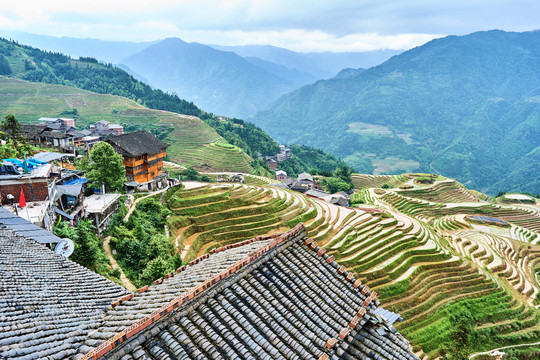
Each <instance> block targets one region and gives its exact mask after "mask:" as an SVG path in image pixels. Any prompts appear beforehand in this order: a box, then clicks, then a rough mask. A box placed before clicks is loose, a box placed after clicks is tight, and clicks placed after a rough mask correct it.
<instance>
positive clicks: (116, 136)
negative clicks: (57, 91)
mask: <svg viewBox="0 0 540 360" xmlns="http://www.w3.org/2000/svg"><path fill="white" fill-rule="evenodd" d="M69 120H70V119H57V121H54V122H50V124H53V127H55V128H56V130H44V131H45V132H53V131H71V130H70V128H72V125H74V124H73V123H71V124H70V122H69ZM60 122H61V124H59V123H60ZM50 124H49V125H50ZM49 125H45V127H47V128H49V129H50V127H49ZM57 125H60V126H58V127H57ZM110 125H111V124H108V123H107V122H106V121H100V122H98V123H97V124H95V125H94V126H93V129H91V130H92V131H93V133H94V134H101V135H99V136H100V137H101V136H103V135H102V134H105V133H107V139H106V141H107V142H108V143H109V144H111V145H112V147H113V148H114V149H115V151H116V152H117V153H119V154H121V155H122V157H123V163H124V166H125V168H126V177H127V182H126V183H125V184H124V187H125V190H126V192H128V193H129V192H135V191H146V190H154V189H157V188H162V187H166V186H167V185H168V183H169V181H168V179H167V176H166V173H165V172H164V170H163V158H164V157H165V156H166V155H167V147H168V146H169V145H168V144H166V143H164V142H162V141H161V140H160V139H158V138H157V137H155V136H154V135H152V134H150V133H149V132H147V131H144V130H143V131H138V132H134V133H129V134H122V129H116V128H115V126H114V125H113V127H112V128H111V126H110ZM32 126H42V125H32ZM25 127H26V126H25ZM42 127H43V126H42ZM60 129H63V130H60ZM24 131H25V130H24V129H23V131H22V132H23V135H25V132H24ZM40 134H41V135H43V132H41V133H40ZM58 134H62V133H61V132H59V133H58ZM64 134H67V132H66V133H64ZM43 136H47V133H46V134H45V135H43ZM58 138H60V137H58ZM72 138H73V137H72ZM34 140H37V138H34ZM36 144H39V141H38V142H36ZM41 144H43V142H42V143H41ZM74 158H75V155H73V154H71V153H59V152H39V153H37V154H36V155H35V156H33V157H32V158H30V159H24V160H21V159H3V160H2V166H0V203H1V205H3V206H6V207H7V208H8V209H10V210H11V211H13V212H17V213H18V214H19V215H20V216H21V217H23V218H26V219H27V220H28V221H30V222H32V223H34V224H36V225H39V226H41V227H43V228H45V229H47V230H49V231H50V230H52V227H53V224H54V222H55V220H56V219H58V217H59V216H60V217H62V218H64V219H65V220H68V221H71V222H74V221H75V220H76V219H79V218H82V219H90V220H91V221H92V222H93V223H94V225H95V226H96V228H97V231H98V233H101V232H102V231H103V230H104V229H105V228H106V226H107V225H108V223H109V222H110V220H111V215H112V214H113V213H114V212H115V211H116V209H117V207H118V204H119V201H120V198H121V195H120V194H108V193H104V191H103V190H101V191H100V189H87V188H86V187H87V186H86V178H85V174H84V172H83V171H78V170H75V168H74V166H73V165H72V163H73V159H74ZM85 194H86V195H85ZM23 203H26V204H27V205H26V206H25V208H24V209H21V208H18V207H17V204H21V206H22V204H23Z"/></svg>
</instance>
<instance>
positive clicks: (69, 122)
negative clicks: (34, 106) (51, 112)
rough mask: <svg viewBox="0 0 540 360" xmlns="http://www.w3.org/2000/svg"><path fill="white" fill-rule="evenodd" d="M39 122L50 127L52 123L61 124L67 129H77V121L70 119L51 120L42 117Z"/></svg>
mask: <svg viewBox="0 0 540 360" xmlns="http://www.w3.org/2000/svg"><path fill="white" fill-rule="evenodd" d="M38 121H40V122H41V124H46V125H49V124H51V123H59V122H60V123H61V124H63V125H64V126H67V127H72V128H74V127H75V119H69V118H51V117H40V118H39V119H38Z"/></svg>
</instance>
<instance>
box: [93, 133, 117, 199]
mask: <svg viewBox="0 0 540 360" xmlns="http://www.w3.org/2000/svg"><path fill="white" fill-rule="evenodd" d="M86 177H87V179H88V186H90V187H94V188H100V187H101V186H102V185H105V191H118V192H120V191H122V189H123V186H124V182H125V181H126V168H125V167H124V164H123V163H122V155H120V154H117V153H116V152H115V151H114V149H113V147H112V146H111V145H110V144H108V143H106V142H103V141H101V142H99V143H97V144H96V145H94V147H93V148H92V151H91V152H90V164H89V165H88V171H87V172H86Z"/></svg>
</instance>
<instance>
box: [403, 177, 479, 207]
mask: <svg viewBox="0 0 540 360" xmlns="http://www.w3.org/2000/svg"><path fill="white" fill-rule="evenodd" d="M398 194H400V195H402V196H407V197H411V198H415V199H422V200H427V201H432V202H438V203H447V202H451V203H464V202H478V201H479V199H478V197H477V196H476V195H475V194H473V193H472V192H470V191H469V190H467V189H466V188H465V187H464V186H463V185H461V184H460V183H458V182H457V181H455V180H451V179H448V180H444V181H438V182H436V183H435V184H434V185H433V186H429V187H426V188H420V189H414V190H399V191H398Z"/></svg>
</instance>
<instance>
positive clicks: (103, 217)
mask: <svg viewBox="0 0 540 360" xmlns="http://www.w3.org/2000/svg"><path fill="white" fill-rule="evenodd" d="M120 197H121V195H120V194H94V195H91V196H88V197H86V198H84V200H83V203H84V217H85V218H86V219H90V220H91V221H92V222H93V223H94V226H95V227H96V230H97V233H98V235H101V234H102V233H103V231H104V230H105V229H106V228H107V226H109V223H110V222H111V217H112V215H113V214H114V213H115V212H116V210H117V209H118V203H119V201H120Z"/></svg>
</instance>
